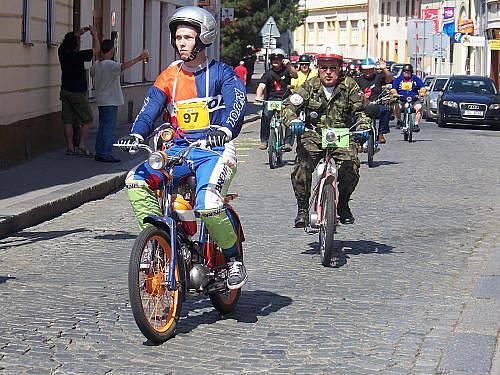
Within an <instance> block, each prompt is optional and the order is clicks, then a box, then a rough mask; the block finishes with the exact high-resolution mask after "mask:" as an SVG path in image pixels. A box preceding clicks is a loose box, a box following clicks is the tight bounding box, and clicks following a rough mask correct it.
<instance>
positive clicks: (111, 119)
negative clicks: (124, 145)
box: [95, 105, 118, 158]
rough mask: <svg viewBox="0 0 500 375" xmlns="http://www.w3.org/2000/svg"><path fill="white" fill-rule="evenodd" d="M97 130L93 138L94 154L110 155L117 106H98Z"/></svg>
mask: <svg viewBox="0 0 500 375" xmlns="http://www.w3.org/2000/svg"><path fill="white" fill-rule="evenodd" d="M98 108H99V130H98V131H97V138H96V140H95V154H96V156H101V157H104V158H105V157H110V156H111V153H112V150H113V131H114V130H115V126H116V117H117V115H118V107H117V106H116V105H104V106H99V107H98Z"/></svg>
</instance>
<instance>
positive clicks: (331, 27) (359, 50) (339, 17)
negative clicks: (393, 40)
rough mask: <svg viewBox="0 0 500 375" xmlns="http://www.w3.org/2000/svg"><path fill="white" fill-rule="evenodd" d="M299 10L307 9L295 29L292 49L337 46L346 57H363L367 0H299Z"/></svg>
mask: <svg viewBox="0 0 500 375" xmlns="http://www.w3.org/2000/svg"><path fill="white" fill-rule="evenodd" d="M299 7H300V8H299V9H302V10H307V12H308V16H307V18H306V20H305V22H304V25H303V26H300V27H298V28H297V29H296V30H295V31H294V37H293V45H294V47H293V49H294V50H295V51H297V52H299V53H305V52H314V53H321V52H325V51H326V49H327V48H328V47H332V46H338V47H340V49H341V51H342V52H343V54H344V57H346V58H353V59H362V58H364V57H365V55H366V26H367V10H368V8H367V7H368V2H367V0H341V1H336V2H335V3H334V4H333V3H332V2H331V1H328V0H306V1H301V2H300V5H299Z"/></svg>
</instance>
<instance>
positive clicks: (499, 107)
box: [490, 104, 500, 109]
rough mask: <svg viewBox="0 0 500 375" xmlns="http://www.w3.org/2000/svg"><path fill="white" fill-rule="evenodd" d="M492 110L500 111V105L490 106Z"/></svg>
mask: <svg viewBox="0 0 500 375" xmlns="http://www.w3.org/2000/svg"><path fill="white" fill-rule="evenodd" d="M490 109H500V104H490Z"/></svg>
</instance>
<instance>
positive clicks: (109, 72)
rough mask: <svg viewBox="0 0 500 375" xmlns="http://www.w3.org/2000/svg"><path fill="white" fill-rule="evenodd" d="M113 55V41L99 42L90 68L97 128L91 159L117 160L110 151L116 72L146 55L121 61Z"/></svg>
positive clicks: (117, 98)
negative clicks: (96, 55)
mask: <svg viewBox="0 0 500 375" xmlns="http://www.w3.org/2000/svg"><path fill="white" fill-rule="evenodd" d="M114 57H115V47H114V43H113V41H112V40H111V39H104V40H103V41H102V43H101V59H100V60H99V61H97V62H95V63H94V64H93V65H92V68H91V69H90V74H91V75H92V77H94V80H95V98H96V102H97V107H98V109H99V130H98V131H97V138H96V142H95V160H96V161H100V162H107V163H116V162H119V161H120V160H119V159H116V158H115V157H114V156H113V155H112V153H111V152H112V148H113V131H114V129H115V126H116V118H117V115H118V106H120V105H123V93H122V88H121V85H120V75H121V74H122V72H123V71H124V70H125V69H127V68H130V67H131V66H133V65H134V64H137V63H138V62H140V61H145V60H146V59H148V58H149V56H148V54H147V53H144V52H143V53H141V54H140V55H139V56H137V57H136V58H134V59H132V60H130V61H127V62H124V63H119V62H116V61H114Z"/></svg>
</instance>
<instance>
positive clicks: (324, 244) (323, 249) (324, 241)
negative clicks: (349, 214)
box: [319, 184, 336, 267]
mask: <svg viewBox="0 0 500 375" xmlns="http://www.w3.org/2000/svg"><path fill="white" fill-rule="evenodd" d="M321 208H322V210H323V214H322V216H323V217H322V220H321V225H320V228H319V251H320V254H321V264H323V266H325V267H329V266H330V265H331V262H332V256H333V240H334V236H335V224H336V222H335V219H336V218H335V215H336V212H335V211H336V210H335V191H334V189H333V186H332V185H330V184H328V185H325V187H324V190H323V193H322V195H321Z"/></svg>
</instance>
